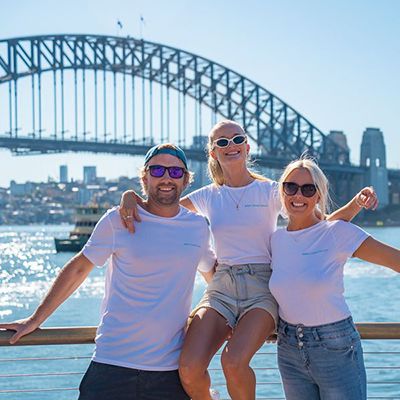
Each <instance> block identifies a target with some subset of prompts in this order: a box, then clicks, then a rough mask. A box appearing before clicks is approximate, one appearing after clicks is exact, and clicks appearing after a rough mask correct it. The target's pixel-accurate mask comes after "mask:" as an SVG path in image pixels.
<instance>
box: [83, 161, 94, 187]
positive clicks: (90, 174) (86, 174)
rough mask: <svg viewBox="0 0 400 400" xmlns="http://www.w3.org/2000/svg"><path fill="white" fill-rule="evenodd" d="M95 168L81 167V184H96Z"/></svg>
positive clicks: (92, 166)
mask: <svg viewBox="0 0 400 400" xmlns="http://www.w3.org/2000/svg"><path fill="white" fill-rule="evenodd" d="M96 179H97V167H96V166H94V165H90V166H89V165H86V166H84V167H83V183H84V184H86V185H90V184H93V183H96Z"/></svg>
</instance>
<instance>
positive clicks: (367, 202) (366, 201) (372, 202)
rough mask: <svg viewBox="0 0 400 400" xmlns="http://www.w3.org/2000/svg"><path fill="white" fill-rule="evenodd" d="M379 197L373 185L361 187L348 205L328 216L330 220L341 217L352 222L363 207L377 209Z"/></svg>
mask: <svg viewBox="0 0 400 400" xmlns="http://www.w3.org/2000/svg"><path fill="white" fill-rule="evenodd" d="M377 207H378V198H377V196H376V193H375V190H374V188H373V187H372V186H368V187H365V188H364V189H361V190H360V191H359V192H358V193H357V194H356V195H355V196H354V197H353V198H352V199H351V200H350V201H349V202H348V203H347V204H346V205H344V206H343V207H341V208H339V209H338V210H336V211H334V212H333V213H332V214H329V215H327V216H326V219H327V220H328V221H335V220H338V219H341V220H342V221H347V222H350V221H351V220H352V219H353V218H354V217H355V216H356V215H357V214H358V213H359V212H360V211H361V210H362V209H363V208H366V209H367V210H370V209H371V210H375V209H376V208H377Z"/></svg>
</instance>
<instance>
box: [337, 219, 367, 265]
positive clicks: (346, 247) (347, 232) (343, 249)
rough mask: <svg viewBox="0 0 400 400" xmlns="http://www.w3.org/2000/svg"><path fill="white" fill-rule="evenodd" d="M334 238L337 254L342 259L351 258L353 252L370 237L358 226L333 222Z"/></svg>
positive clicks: (343, 222)
mask: <svg viewBox="0 0 400 400" xmlns="http://www.w3.org/2000/svg"><path fill="white" fill-rule="evenodd" d="M334 224H335V226H334V231H333V233H334V237H335V241H336V246H337V252H338V254H340V255H341V256H342V257H343V258H346V259H347V258H349V257H352V256H353V254H354V252H355V251H356V250H357V249H358V248H359V247H360V246H361V244H362V243H363V242H364V241H365V240H366V239H367V238H368V237H369V236H370V235H369V234H368V233H367V232H365V231H364V230H363V229H361V228H360V227H359V226H357V225H354V224H352V223H351V222H345V221H341V220H338V221H335V222H334Z"/></svg>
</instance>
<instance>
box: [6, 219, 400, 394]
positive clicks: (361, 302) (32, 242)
mask: <svg viewBox="0 0 400 400" xmlns="http://www.w3.org/2000/svg"><path fill="white" fill-rule="evenodd" d="M71 229H72V226H68V225H63V226H29V227H26V226H23V227H21V226H8V227H1V226H0V281H1V287H0V321H2V322H5V321H10V320H14V319H19V318H23V317H26V316H28V315H29V314H30V313H31V312H33V310H34V309H35V308H36V307H37V305H38V303H39V301H40V299H41V298H42V296H43V295H44V294H45V293H46V291H47V290H48V289H49V287H50V285H51V282H52V281H53V279H54V277H55V276H56V275H57V273H58V272H59V270H60V268H61V267H62V266H63V264H64V263H65V262H66V261H68V259H69V258H70V257H71V255H72V254H71V253H61V254H57V253H56V252H55V248H54V240H53V238H54V237H67V236H68V232H69V231H70V230H71ZM367 230H368V231H369V232H370V233H371V234H372V235H374V236H375V237H376V238H377V239H379V240H381V241H384V242H386V243H389V244H391V245H393V246H396V247H400V228H368V229H367ZM103 275H104V269H103V268H95V269H94V270H93V272H92V273H91V274H90V277H89V278H88V279H87V280H86V282H85V283H84V284H83V285H82V287H81V288H80V289H79V291H77V292H76V293H75V294H74V295H73V296H72V297H71V298H70V299H68V300H67V301H66V302H65V303H64V304H63V305H62V306H61V307H60V308H59V309H58V310H57V311H56V312H55V313H54V314H53V315H52V316H51V317H50V318H49V320H48V321H46V323H45V326H88V325H96V324H97V323H98V320H99V304H100V300H101V297H102V294H103ZM399 283H400V279H399V275H398V274H396V273H394V272H392V271H390V270H388V269H386V268H382V267H378V266H375V265H372V264H367V263H364V262H362V261H360V260H356V259H355V260H350V261H349V262H348V264H347V265H346V268H345V285H346V298H347V300H348V303H349V305H350V308H351V310H352V313H353V317H354V319H355V321H359V322H361V321H379V322H383V321H397V322H400V312H399V300H400V294H399ZM203 290H204V284H203V282H202V280H201V279H199V278H198V279H196V285H195V292H194V299H193V303H196V302H197V301H198V300H199V298H200V296H201V294H202V292H203ZM363 345H364V349H365V351H366V353H367V354H366V362H367V366H370V367H374V366H377V365H392V366H398V367H399V366H400V355H394V354H385V355H375V354H370V353H371V352H375V351H385V352H392V351H399V350H400V342H399V341H390V342H389V341H386V343H385V342H384V341H364V343H363ZM91 351H92V346H47V347H44V346H40V347H33V346H32V347H20V348H19V347H18V348H16V347H0V369H1V370H2V371H5V370H7V371H9V373H10V374H19V373H25V374H26V373H32V372H35V373H38V372H50V371H64V372H66V371H69V372H70V371H78V372H83V371H84V370H85V369H86V365H87V363H88V360H86V359H84V360H79V359H78V360H73V361H62V362H61V361H47V362H32V361H30V362H25V361H15V362H7V363H5V362H4V361H1V359H6V358H14V357H27V356H29V357H36V356H38V357H39V356H40V357H49V356H52V355H56V356H64V355H68V356H70V355H82V354H83V355H85V356H90V354H91ZM274 351H275V346H274V345H268V346H264V348H263V349H262V350H261V351H260V352H263V353H265V352H274ZM218 362H219V360H218V357H217V358H216V359H215V360H214V362H213V364H214V365H213V366H216V365H217V364H218ZM253 365H254V366H255V367H256V368H265V367H271V368H272V367H275V366H276V365H275V356H274V355H257V356H256V357H255V359H254V361H253ZM257 375H258V382H279V376H278V374H277V371H276V370H259V371H257ZM368 375H369V380H371V381H372V380H373V381H376V382H378V381H379V382H382V381H385V382H390V381H391V382H397V384H396V383H395V384H372V385H370V386H369V395H370V396H372V395H373V396H388V397H379V398H389V397H390V398H392V399H394V398H396V399H400V384H399V383H398V382H400V370H399V369H397V370H396V369H393V370H391V369H386V370H375V369H373V368H371V369H368ZM80 378H81V375H67V376H64V377H58V376H55V377H52V378H45V380H43V378H38V377H28V378H24V380H22V378H20V377H16V378H10V377H8V378H2V377H1V375H0V400H2V399H13V400H15V399H22V398H23V399H24V400H30V399H53V398H57V399H71V398H75V397H76V392H69V391H66V392H54V393H43V392H39V393H30V394H28V393H24V394H21V393H19V394H17V393H9V394H6V393H2V392H1V391H2V390H12V389H21V388H38V387H47V388H48V387H77V385H78V383H79V380H80ZM213 381H214V383H215V385H216V386H217V385H218V384H222V382H223V379H222V376H221V375H220V374H219V373H214V372H213ZM219 389H221V392H222V394H223V395H224V397H226V393H225V392H224V389H223V387H220V388H219ZM258 396H260V397H261V396H262V397H266V396H269V397H278V396H282V392H281V387H280V385H279V384H269V385H262V384H260V385H259V386H258Z"/></svg>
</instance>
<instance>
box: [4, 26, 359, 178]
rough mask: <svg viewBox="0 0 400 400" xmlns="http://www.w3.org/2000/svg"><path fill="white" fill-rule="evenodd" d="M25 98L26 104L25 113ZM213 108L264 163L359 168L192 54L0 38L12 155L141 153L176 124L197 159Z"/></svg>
mask: <svg viewBox="0 0 400 400" xmlns="http://www.w3.org/2000/svg"><path fill="white" fill-rule="evenodd" d="M89 75H90V76H89ZM68 76H69V78H71V80H72V85H67V84H66V82H67V80H68V79H67V78H68ZM46 79H47V80H46ZM45 80H46V82H45ZM23 82H25V83H23ZM23 84H24V85H25V91H24V92H22V89H21V87H22V86H23ZM68 88H69V89H68ZM68 90H69V92H70V93H69V94H68V93H67V92H68ZM78 92H79V94H78ZM117 92H118V93H119V95H117ZM121 92H122V94H121ZM171 93H173V94H171ZM173 95H174V96H175V97H174V98H173V99H172V96H173ZM138 98H139V100H138ZM22 99H23V100H22ZM23 101H24V102H25V103H29V104H28V105H27V106H25V107H23V109H22V112H21V110H20V104H21V102H23ZM68 101H69V103H70V104H69V106H68V104H67V103H68ZM44 103H46V104H44ZM29 108H30V109H31V111H30V112H29V111H28V110H29ZM171 108H173V109H174V111H173V113H171ZM188 108H190V110H189V111H188ZM2 111H3V113H2ZM207 113H209V115H210V118H209V122H210V124H213V123H215V122H216V121H217V117H223V118H228V119H233V120H235V121H238V122H240V123H241V124H242V125H243V126H244V128H245V130H246V131H247V133H248V135H249V137H250V138H251V142H252V143H253V144H256V149H257V158H258V160H259V161H260V164H263V165H267V166H270V167H274V166H275V167H276V166H279V167H281V166H282V165H283V164H285V163H286V162H287V161H288V160H291V159H294V158H297V157H299V156H300V155H301V154H302V153H304V152H308V153H309V154H311V155H313V156H314V157H316V158H317V159H319V160H320V163H321V164H322V165H326V166H327V167H328V168H329V169H340V170H349V169H350V170H353V171H354V167H352V166H350V161H349V151H348V149H345V148H343V147H341V146H340V145H339V144H337V143H335V142H334V141H332V140H331V139H330V138H329V137H328V136H327V135H325V134H324V133H323V132H322V131H321V130H320V129H318V128H317V127H316V126H315V125H313V124H312V123H311V122H310V121H308V120H307V119H306V118H305V117H304V116H302V115H301V114H300V113H298V112H297V111H296V110H294V109H293V108H292V107H291V106H289V105H288V104H287V103H285V102H284V101H282V100H281V99H279V98H278V97H277V96H275V95H273V94H272V93H271V92H269V91H268V90H267V89H265V88H263V87H261V86H260V85H257V84H256V83H255V82H253V81H252V80H250V79H248V78H246V77H244V76H243V75H241V74H238V73H237V72H235V71H232V70H231V69H229V68H226V67H224V66H223V65H221V64H218V63H215V62H213V61H211V60H208V59H206V58H203V57H200V56H198V55H196V54H193V53H189V52H187V51H184V50H181V49H177V48H173V47H170V46H166V45H162V44H158V43H152V42H149V41H145V40H137V39H134V38H132V37H114V36H101V35H74V34H71V35H45V36H31V37H20V38H12V39H7V40H1V41H0V146H2V147H8V148H10V149H11V150H12V151H14V153H16V154H21V153H22V154H26V153H28V154H29V153H34V152H38V153H46V152H58V151H93V152H109V153H127V154H143V153H144V151H145V150H146V149H147V147H148V146H149V145H150V144H153V143H156V142H160V141H165V140H171V138H173V135H172V133H171V132H172V131H173V132H174V134H175V135H177V136H175V137H174V139H173V140H174V141H176V142H178V143H179V144H180V145H182V146H183V147H184V148H186V149H187V151H188V155H189V157H191V158H193V159H198V160H201V159H204V150H203V148H204V141H205V139H204V136H203V135H204V132H203V131H204V125H205V122H204V121H205V119H206V116H205V115H206V114H207ZM28 114H30V116H28ZM171 115H172V117H171ZM45 117H46V118H45ZM29 119H30V121H29ZM49 119H51V120H52V122H51V123H49ZM155 119H157V122H156V121H155ZM45 120H46V121H47V122H45ZM139 120H140V121H139ZM172 120H174V121H172ZM188 121H189V122H190V123H193V124H192V125H193V126H192V127H191V128H188V126H189V122H188ZM1 123H2V124H1ZM46 124H47V125H46ZM68 124H69V126H67V125H68ZM21 125H22V126H21ZM45 125H46V127H45ZM89 126H90V127H89ZM89 129H90V130H89ZM110 131H111V132H110ZM138 132H140V134H138ZM190 138H191V139H192V144H191V145H188V144H187V142H188V140H189V139H190ZM253 148H254V146H253ZM360 172H361V171H360Z"/></svg>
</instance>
